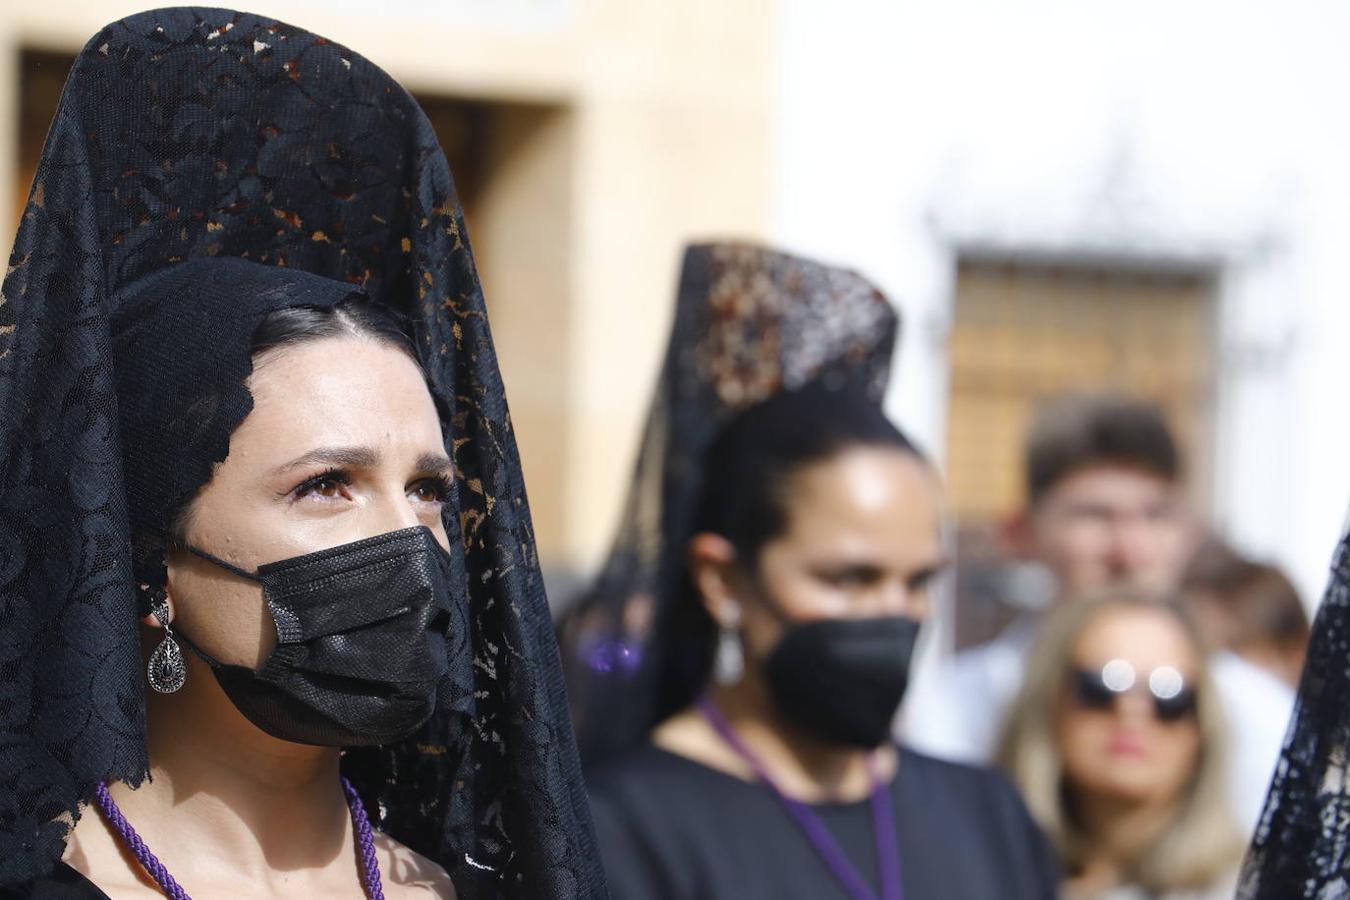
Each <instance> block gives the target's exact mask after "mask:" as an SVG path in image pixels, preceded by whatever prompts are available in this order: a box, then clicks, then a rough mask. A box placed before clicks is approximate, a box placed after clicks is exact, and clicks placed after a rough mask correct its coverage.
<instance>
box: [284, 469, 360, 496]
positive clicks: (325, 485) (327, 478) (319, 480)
mask: <svg viewBox="0 0 1350 900" xmlns="http://www.w3.org/2000/svg"><path fill="white" fill-rule="evenodd" d="M351 483H352V482H351V478H350V477H349V476H347V475H346V474H344V473H342V472H324V473H323V474H321V475H315V476H314V477H313V478H307V479H305V480H304V481H302V482H301V483H300V484H299V485H297V486H296V488H295V490H294V491H292V494H293V495H294V497H295V499H297V500H300V499H302V498H304V497H319V498H321V499H324V500H336V499H338V498H340V497H343V496H346V493H347V486H348V485H350V484H351Z"/></svg>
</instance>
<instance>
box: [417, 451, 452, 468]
mask: <svg viewBox="0 0 1350 900" xmlns="http://www.w3.org/2000/svg"><path fill="white" fill-rule="evenodd" d="M454 468H455V464H454V463H453V462H451V460H450V457H448V456H446V455H445V454H444V453H423V454H422V455H421V456H419V457H417V466H416V469H417V471H419V472H449V471H452V470H453V469H454Z"/></svg>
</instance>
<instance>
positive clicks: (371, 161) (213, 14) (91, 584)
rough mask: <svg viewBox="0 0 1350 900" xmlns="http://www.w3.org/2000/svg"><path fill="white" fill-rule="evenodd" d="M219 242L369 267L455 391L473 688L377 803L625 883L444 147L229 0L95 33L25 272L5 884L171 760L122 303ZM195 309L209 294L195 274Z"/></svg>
mask: <svg viewBox="0 0 1350 900" xmlns="http://www.w3.org/2000/svg"><path fill="white" fill-rule="evenodd" d="M447 52H453V49H452V48H449V49H447ZM212 257H217V258H230V257H237V258H240V259H245V260H250V261H252V262H255V263H261V264H264V265H267V266H275V267H290V268H293V269H299V270H304V271H306V272H310V273H314V274H316V275H320V276H323V277H325V278H328V279H332V280H336V281H342V282H348V283H350V284H352V285H354V286H360V287H361V288H363V289H364V290H365V291H366V292H367V293H368V294H369V295H370V296H371V297H372V298H373V299H374V300H376V301H377V302H381V303H385V304H388V305H389V306H391V307H394V308H396V309H397V310H399V311H400V312H401V313H402V314H403V315H405V316H406V317H407V318H408V319H409V320H410V321H411V323H412V328H413V331H414V336H415V340H416V343H417V347H418V351H419V353H420V355H421V358H422V361H423V364H424V366H425V367H426V369H427V371H428V373H429V378H430V381H431V385H432V390H433V392H434V393H435V394H437V397H438V400H439V401H440V402H441V404H442V405H443V407H444V408H445V409H447V410H449V411H450V412H449V415H448V418H447V421H446V422H445V429H446V446H447V449H448V450H449V451H450V452H451V455H452V458H453V460H454V462H455V467H456V470H457V480H458V484H457V490H456V496H455V499H454V501H453V502H452V504H450V507H449V509H448V511H447V520H446V525H447V528H448V529H449V531H450V534H451V535H452V543H453V544H454V546H455V547H456V549H457V552H456V554H455V555H456V564H457V566H458V567H459V570H460V572H461V574H462V576H463V584H464V586H465V591H466V598H465V599H466V603H467V607H468V609H469V610H470V612H469V622H468V623H467V626H468V627H467V628H462V629H460V633H462V634H464V636H465V642H464V643H462V644H460V645H459V648H460V650H461V651H462V652H463V654H465V655H466V656H467V655H469V654H472V669H471V671H472V673H473V675H472V679H473V683H472V684H471V685H470V686H469V689H470V690H471V692H472V696H471V697H466V696H461V697H459V698H458V700H459V702H458V703H456V704H450V705H449V706H448V707H447V708H445V709H443V711H442V713H440V714H438V715H437V716H435V717H433V719H432V721H431V722H430V723H429V724H428V725H427V726H426V728H425V729H424V730H423V731H422V733H420V734H419V735H418V736H417V737H416V738H414V739H413V740H410V741H408V742H406V743H403V744H401V745H398V746H393V747H386V748H380V749H375V750H367V751H360V752H351V753H349V754H348V755H347V756H346V758H345V759H344V768H345V769H346V771H347V773H348V774H349V776H350V777H352V778H353V780H354V781H355V782H356V784H357V785H358V787H359V789H360V791H361V793H362V794H363V796H364V798H365V800H366V805H367V808H368V809H370V810H372V811H373V812H375V813H376V815H377V818H378V821H379V824H380V825H381V827H383V828H385V829H386V830H387V831H389V832H390V833H391V834H392V835H394V836H395V837H397V838H398V839H400V840H402V841H404V842H405V843H407V844H409V845H410V846H412V847H414V848H415V849H417V850H420V851H421V852H423V853H426V854H428V855H430V856H432V857H433V858H435V859H437V860H438V861H439V862H441V863H442V864H443V865H445V866H446V868H447V869H448V870H449V871H450V873H451V875H452V877H453V878H454V880H455V883H456V886H457V887H458V889H459V892H460V894H461V896H464V897H467V898H486V897H499V896H504V897H521V898H526V897H528V898H599V897H602V896H604V888H603V879H602V877H601V875H600V873H599V868H598V862H597V856H596V851H595V848H594V839H593V836H592V830H591V825H590V817H589V813H588V811H587V808H586V803H585V797H584V793H583V790H582V785H581V780H580V777H579V774H578V771H577V763H576V753H575V749H574V745H573V739H572V736H571V730H570V724H569V720H568V711H567V705H566V701H565V697H564V693H563V687H562V681H561V676H560V668H559V661H558V655H557V649H556V644H555V641H554V637H553V632H552V626H551V623H550V620H549V614H548V608H547V604H546V601H545V597H544V591H543V586H542V582H541V580H540V576H539V570H538V565H537V560H536V559H535V549H534V547H535V544H534V536H533V533H532V531H531V526H530V517H529V511H528V506H527V503H526V497H525V488H524V485H523V484H522V481H521V472H520V465H519V460H518V456H517V452H516V446H515V439H514V436H513V434H512V430H511V423H510V418H509V416H508V413H507V408H506V402H505V399H504V395H503V390H502V383H501V379H500V376H499V374H498V370H497V361H496V356H495V353H494V351H493V347H492V340H491V335H490V332H489V329H488V323H487V318H486V312H485V306H484V302H483V295H482V292H481V290H480V288H479V282H478V278H477V275H476V273H475V269H474V264H473V259H472V255H471V252H470V248H469V243H468V237H467V235H466V234H465V230H464V221H463V217H462V215H461V211H460V208H459V203H458V201H457V199H456V195H455V190H454V186H453V183H452V181H451V176H450V172H449V169H448V167H447V165H446V162H445V157H444V155H443V154H442V153H441V150H440V148H439V146H438V145H437V143H436V139H435V136H434V135H433V133H432V130H431V127H430V125H429V124H428V122H427V120H426V117H425V116H424V115H423V114H422V112H421V111H420V110H419V109H418V107H417V105H416V104H415V103H414V102H413V100H412V99H411V98H410V97H409V96H408V94H407V93H406V92H405V91H404V90H403V89H402V88H401V87H399V85H398V84H396V83H395V82H394V81H393V80H392V79H390V78H389V76H388V75H386V74H385V73H384V72H382V71H381V70H379V69H378V68H376V67H375V66H374V65H372V64H371V63H369V62H367V61H366V60H364V59H362V58H361V57H360V56H358V55H357V54H355V53H353V52H351V51H350V50H347V49H345V48H343V47H341V46H339V45H337V44H333V43H331V42H329V41H326V40H324V39H322V38H320V37H317V36H315V35H313V34H309V33H307V32H304V31H302V30H300V29H297V28H294V27H291V26H288V25H285V24H282V23H279V22H275V21H272V20H269V19H265V18H262V17H259V16H254V15H248V14H243V13H238V12H232V11H228V10H218V9H166V10H159V11H154V12H147V13H143V14H139V15H136V16H132V17H131V18H128V19H124V20H122V21H120V22H117V23H114V24H112V25H110V26H108V27H107V28H105V29H104V30H103V31H102V32H100V33H99V34H98V35H97V36H96V37H94V38H93V40H91V41H90V42H89V44H88V46H87V47H86V48H85V49H84V51H83V52H82V53H81V54H80V55H79V57H78V59H77V60H76V63H75V67H74V69H73V70H72V73H71V75H70V79H69V81H68V83H67V85H66V89H65V92H64V94H63V95H62V99H61V104H60V108H59V110H58V112H57V115H56V118H55V120H54V121H53V123H52V127H51V131H50V133H49V135H48V138H47V143H46V146H45V148H44V150H43V157H42V162H41V164H40V166H39V168H38V172H37V175H36V178H35V181H34V184H33V188H32V193H31V195H30V198H29V202H28V206H27V208H26V210H25V212H24V215H23V221H22V224H21V226H20V229H19V233H18V237H17V240H16V242H15V247H14V253H13V256H12V258H11V261H10V272H9V275H8V277H7V278H6V280H5V282H4V289H3V297H0V883H5V882H13V881H19V880H23V879H26V878H30V877H32V876H34V875H39V874H45V873H46V872H48V871H49V870H50V869H51V867H52V865H53V863H54V861H55V860H56V859H57V858H58V856H59V855H60V853H61V850H62V846H63V843H64V840H65V836H66V833H67V830H68V827H69V821H70V818H71V817H72V816H78V815H79V811H80V804H81V803H82V802H83V801H86V800H87V799H88V798H89V796H90V793H91V790H92V788H93V786H94V785H95V784H96V783H97V782H99V781H104V780H114V779H121V780H125V781H128V782H130V783H132V784H136V783H139V781H140V780H141V779H142V778H143V777H144V775H145V772H146V767H147V760H146V749H145V739H144V731H145V724H144V700H143V687H142V681H141V674H140V672H141V662H140V656H139V649H138V641H137V631H136V628H137V626H136V619H137V608H136V597H135V593H136V592H135V588H134V578H133V571H132V553H131V536H130V535H131V532H130V524H129V523H130V522H131V521H132V519H133V513H134V512H135V511H134V510H131V509H129V503H128V490H127V485H128V481H129V479H128V477H127V473H126V472H125V466H124V454H123V448H122V447H121V446H120V441H119V434H118V423H119V386H118V384H119V382H118V377H117V372H116V352H115V351H114V349H113V348H114V346H115V345H116V346H121V344H118V343H117V341H116V340H115V338H116V339H117V340H121V338H123V337H125V334H124V333H122V332H119V331H118V330H117V329H118V328H119V327H120V326H117V325H115V324H110V323H113V322H114V320H115V319H116V317H117V314H118V312H119V310H118V309H117V308H116V305H117V302H118V300H117V298H118V296H119V294H118V291H119V290H120V289H121V288H122V287H123V286H125V285H128V284H131V283H133V282H135V281H136V280H137V279H141V278H143V277H144V276H146V275H147V274H149V273H152V272H157V271H159V270H161V269H165V268H166V267H169V266H173V265H174V264H176V263H180V262H182V261H184V260H201V259H209V258H212ZM176 327H178V328H181V329H185V330H187V329H209V328H210V327H211V322H210V321H203V319H202V317H201V315H200V314H198V315H194V307H193V306H192V304H191V302H190V301H189V300H186V299H185V300H184V303H183V310H182V316H181V319H180V320H179V321H178V322H177V323H176ZM119 335H120V337H119ZM124 389H125V388H124ZM132 502H138V501H136V499H135V495H133V500H132ZM464 668H465V670H468V667H467V666H465V667H464ZM466 693H467V692H466ZM450 706H452V707H453V708H449V707H450Z"/></svg>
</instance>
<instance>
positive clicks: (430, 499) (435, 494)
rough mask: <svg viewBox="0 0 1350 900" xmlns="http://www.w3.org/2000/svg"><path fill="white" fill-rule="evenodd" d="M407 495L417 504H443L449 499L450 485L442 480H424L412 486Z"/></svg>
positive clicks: (445, 480)
mask: <svg viewBox="0 0 1350 900" xmlns="http://www.w3.org/2000/svg"><path fill="white" fill-rule="evenodd" d="M409 495H410V496H411V497H412V498H413V499H414V500H416V501H417V502H418V503H444V502H445V501H446V500H448V499H449V498H450V485H449V483H448V480H447V479H444V478H424V479H422V480H421V481H419V482H417V483H416V484H414V485H413V486H412V490H411V491H409Z"/></svg>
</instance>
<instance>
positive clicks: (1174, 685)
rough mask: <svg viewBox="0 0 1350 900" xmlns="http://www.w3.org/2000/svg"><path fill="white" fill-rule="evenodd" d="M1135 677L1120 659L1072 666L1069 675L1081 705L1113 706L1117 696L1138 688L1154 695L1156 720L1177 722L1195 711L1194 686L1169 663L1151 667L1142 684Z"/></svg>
mask: <svg viewBox="0 0 1350 900" xmlns="http://www.w3.org/2000/svg"><path fill="white" fill-rule="evenodd" d="M1138 681H1139V678H1138V677H1137V673H1136V672H1135V670H1134V667H1133V666H1131V665H1130V664H1129V663H1127V662H1125V661H1124V660H1122V659H1113V660H1111V662H1109V663H1107V664H1106V665H1104V666H1102V667H1101V668H1100V669H1098V670H1096V671H1091V670H1088V669H1078V668H1075V669H1073V671H1072V675H1071V677H1070V684H1071V686H1072V688H1073V695H1074V699H1075V700H1077V701H1078V703H1079V705H1080V706H1082V707H1083V708H1084V709H1093V710H1109V709H1113V708H1115V705H1116V700H1117V699H1119V698H1120V697H1122V696H1124V695H1125V694H1128V693H1131V692H1132V691H1137V690H1138V691H1147V692H1148V694H1149V696H1150V697H1152V698H1153V717H1154V718H1155V719H1157V720H1158V721H1159V722H1179V721H1181V720H1182V719H1185V718H1187V717H1189V716H1192V715H1194V714H1195V689H1194V688H1191V687H1187V686H1186V683H1185V680H1184V679H1183V678H1182V675H1181V673H1180V672H1178V671H1177V670H1176V669H1174V668H1172V667H1171V666H1163V667H1161V668H1158V669H1154V670H1153V671H1152V672H1150V673H1148V678H1147V679H1146V680H1145V683H1144V684H1137V683H1138Z"/></svg>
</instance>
